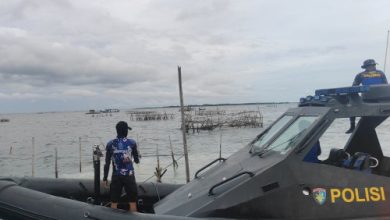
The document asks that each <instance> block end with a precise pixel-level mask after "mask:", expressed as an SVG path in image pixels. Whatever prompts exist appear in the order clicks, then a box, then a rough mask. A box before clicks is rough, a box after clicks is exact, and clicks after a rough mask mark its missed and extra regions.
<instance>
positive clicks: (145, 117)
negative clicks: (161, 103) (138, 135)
mask: <svg viewBox="0 0 390 220" xmlns="http://www.w3.org/2000/svg"><path fill="white" fill-rule="evenodd" d="M127 114H128V115H129V116H130V120H132V121H155V120H171V119H174V114H171V113H166V112H164V113H162V112H156V111H128V112H127Z"/></svg>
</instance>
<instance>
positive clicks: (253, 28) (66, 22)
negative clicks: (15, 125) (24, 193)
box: [0, 0, 390, 112]
mask: <svg viewBox="0 0 390 220" xmlns="http://www.w3.org/2000/svg"><path fill="white" fill-rule="evenodd" d="M282 6H283V7H282ZM387 8H390V2H388V1H385V0H379V1H376V2H375V4H372V2H371V1H368V0H360V1H358V3H356V1H352V0H347V1H344V2H343V3H342V4H341V3H339V2H334V1H327V2H325V1H323V2H318V1H310V0H300V1H298V2H289V1H282V0H276V1H225V0H212V1H185V2H184V1H179V0H167V1H164V2H160V1H154V0H145V1H142V2H140V1H135V0H130V1H129V0H117V1H115V2H110V3H108V1H107V0H96V1H78V0H4V1H2V2H1V3H0V56H1V59H0V99H3V100H5V99H7V100H11V99H13V98H14V99H17V100H21V101H23V102H25V103H26V104H25V105H24V107H23V109H29V105H28V103H29V100H32V99H34V100H37V101H38V102H39V103H40V104H42V105H41V106H42V108H50V109H54V108H55V106H56V103H55V101H53V100H66V102H64V105H63V106H61V108H62V109H66V106H65V105H66V104H67V105H68V106H69V109H71V108H72V107H74V106H76V107H77V105H81V107H85V105H83V104H80V103H83V102H81V101H80V97H83V99H84V100H83V101H84V103H89V104H88V105H107V104H108V105H109V104H115V103H118V102H119V103H121V105H122V106H125V107H133V106H136V107H140V106H152V105H175V104H178V99H177V96H178V94H177V93H178V88H177V65H181V66H182V67H183V68H182V72H183V84H184V92H185V96H186V97H185V98H186V103H191V102H196V103H199V104H202V103H218V102H247V101H272V100H275V101H286V100H287V101H291V100H293V101H295V100H296V99H297V97H300V96H302V95H306V94H303V93H307V91H308V90H311V89H313V90H314V89H315V88H316V87H322V86H326V87H328V86H329V87H330V86H334V85H341V86H342V85H349V84H350V83H351V81H352V79H353V77H354V75H355V74H356V73H357V72H358V71H360V65H361V62H362V61H363V60H364V59H366V58H374V59H377V60H378V62H379V63H380V64H381V63H383V61H382V60H383V53H384V46H385V38H386V36H385V34H386V32H387V29H388V28H389V26H388V24H389V22H390V16H388V15H387V11H386V10H387ZM367 11H372V12H375V16H371V15H369V14H368V13H366V12H367ZM281 88H286V89H281ZM287 88H289V89H287ZM124 97H125V98H126V99H124ZM97 99H99V101H97ZM23 102H21V103H23ZM38 102H37V103H38ZM4 104H5V105H6V104H7V103H4ZM13 104H14V103H13ZM15 106H23V104H18V105H15ZM92 107H93V106H92ZM97 107H99V106H97ZM37 108H38V107H34V109H37ZM3 109H5V108H3ZM31 109H33V108H31ZM14 110H15V111H17V109H14ZM42 110H44V109H42ZM1 111H2V108H1V107H0V112H1ZM7 111H12V109H10V108H7Z"/></svg>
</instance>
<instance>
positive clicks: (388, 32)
mask: <svg viewBox="0 0 390 220" xmlns="http://www.w3.org/2000/svg"><path fill="white" fill-rule="evenodd" d="M389 35H390V30H388V31H387V41H386V52H385V62H384V64H383V72H384V73H386V61H387V48H388V47H389Z"/></svg>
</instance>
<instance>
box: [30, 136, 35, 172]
mask: <svg viewBox="0 0 390 220" xmlns="http://www.w3.org/2000/svg"><path fill="white" fill-rule="evenodd" d="M31 144H32V154H31V176H32V177H34V176H35V168H34V167H35V138H34V137H32V139H31Z"/></svg>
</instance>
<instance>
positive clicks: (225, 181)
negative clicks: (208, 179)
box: [209, 171, 255, 196]
mask: <svg viewBox="0 0 390 220" xmlns="http://www.w3.org/2000/svg"><path fill="white" fill-rule="evenodd" d="M245 174H248V175H249V176H250V177H253V176H254V175H255V174H254V173H252V172H249V171H244V172H241V173H238V174H236V175H234V176H232V177H230V178H228V179H226V180H223V181H222V182H219V183H217V184H215V185H214V186H212V187H211V188H210V190H209V196H213V195H215V194H214V192H213V191H214V189H215V188H217V187H219V186H222V185H224V184H226V183H227V182H230V181H232V180H234V179H236V178H238V177H240V176H243V175H245Z"/></svg>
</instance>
